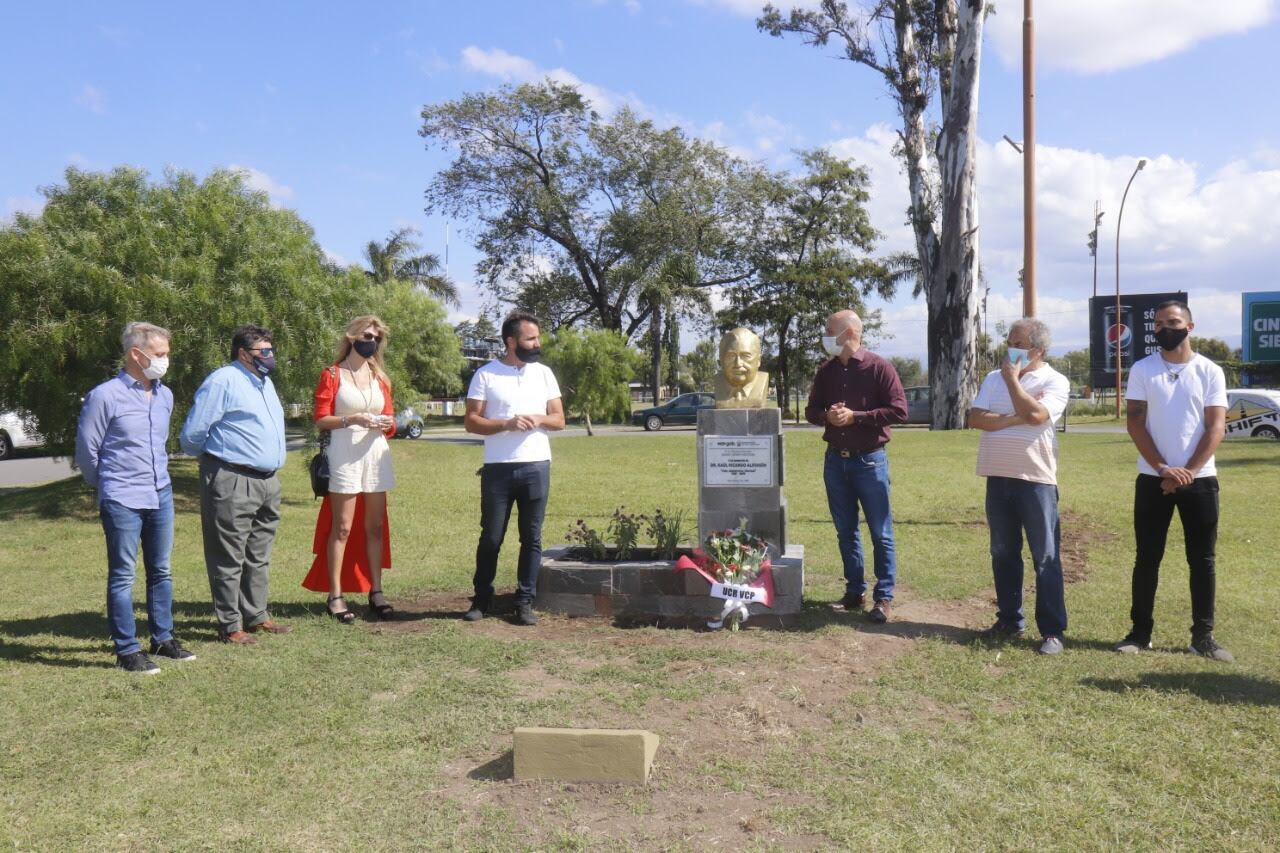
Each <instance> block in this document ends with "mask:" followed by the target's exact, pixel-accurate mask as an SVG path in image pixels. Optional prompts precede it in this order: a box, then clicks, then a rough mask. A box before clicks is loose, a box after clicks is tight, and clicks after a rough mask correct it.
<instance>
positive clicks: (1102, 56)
mask: <svg viewBox="0 0 1280 853" xmlns="http://www.w3.org/2000/svg"><path fill="white" fill-rule="evenodd" d="M744 2H745V0H744ZM1275 4H1276V3H1275V0H1229V2H1225V3H1205V2H1204V0H1040V2H1039V3H1037V4H1036V6H1035V10H1034V19H1035V27H1036V62H1037V64H1038V65H1039V64H1043V65H1044V66H1046V67H1057V68H1065V69H1068V70H1071V71H1079V72H1083V73H1097V72H1105V71H1115V70H1117V69H1120V68H1129V67H1132V66H1135V65H1142V64H1144V63H1147V62H1154V61H1156V60H1160V59H1164V58H1165V57H1168V56H1173V55H1174V54H1176V53H1180V52H1182V51H1184V50H1187V49H1188V48H1190V47H1192V46H1193V45H1195V44H1196V43H1197V42H1201V41H1205V40H1206V39H1211V38H1215V37H1218V36H1223V35H1230V34H1234V33H1242V32H1245V31H1246V30H1249V29H1252V28H1254V27H1259V26H1262V25H1264V24H1266V23H1267V22H1268V21H1270V20H1271V18H1272V16H1273V14H1274V11H1275ZM987 27H988V30H989V32H990V34H991V39H992V41H993V42H994V44H995V48H996V52H997V53H998V54H999V55H1000V58H1001V59H1002V60H1003V61H1004V63H1005V64H1006V65H1008V66H1010V67H1016V66H1019V65H1021V63H1022V4H1021V3H1007V4H1004V3H1002V4H1000V7H999V10H998V12H997V13H996V14H995V15H993V16H992V17H991V18H990V19H988V23H987Z"/></svg>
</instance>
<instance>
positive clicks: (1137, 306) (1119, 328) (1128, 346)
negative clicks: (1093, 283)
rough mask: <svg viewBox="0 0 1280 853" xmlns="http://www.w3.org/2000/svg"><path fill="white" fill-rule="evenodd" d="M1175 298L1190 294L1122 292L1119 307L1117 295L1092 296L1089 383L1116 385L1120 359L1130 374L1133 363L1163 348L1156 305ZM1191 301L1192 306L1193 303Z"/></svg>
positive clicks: (1126, 371) (1098, 385) (1124, 369)
mask: <svg viewBox="0 0 1280 853" xmlns="http://www.w3.org/2000/svg"><path fill="white" fill-rule="evenodd" d="M1171 299H1176V300H1178V301H1179V302H1183V303H1186V302H1187V294H1185V293H1135V294H1132V295H1130V296H1124V295H1121V297H1120V305H1119V310H1118V311H1117V306H1116V298H1115V297H1114V296H1094V297H1093V298H1091V299H1090V300H1089V384H1091V385H1093V387H1095V388H1114V387H1115V384H1116V364H1117V361H1118V362H1119V365H1120V369H1121V370H1122V371H1123V372H1124V374H1125V375H1126V376H1127V375H1128V373H1129V366H1130V365H1132V364H1133V363H1134V362H1135V361H1137V360H1138V359H1141V358H1146V357H1147V356H1148V355H1150V354H1151V353H1153V352H1156V351H1157V350H1159V349H1160V344H1158V343H1156V328H1155V322H1156V306H1157V305H1159V304H1160V303H1161V302H1168V301H1169V300H1171ZM1187 305H1188V307H1190V303H1187Z"/></svg>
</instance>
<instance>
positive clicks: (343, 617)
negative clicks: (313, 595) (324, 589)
mask: <svg viewBox="0 0 1280 853" xmlns="http://www.w3.org/2000/svg"><path fill="white" fill-rule="evenodd" d="M335 601H341V602H342V604H343V607H342V609H341V610H330V609H329V605H330V604H333V603H334V602H335ZM346 604H347V602H346V601H345V600H344V599H343V597H342V596H340V595H331V596H329V601H328V603H326V604H325V607H324V609H325V611H326V612H327V613H328V614H329V615H330V616H332V617H333V618H334V619H337V620H338V621H339V622H340V623H342V624H343V625H350V624H351V623H352V622H354V621H356V614H355V613H354V612H353V611H352V610H351V608H350V607H347V606H346Z"/></svg>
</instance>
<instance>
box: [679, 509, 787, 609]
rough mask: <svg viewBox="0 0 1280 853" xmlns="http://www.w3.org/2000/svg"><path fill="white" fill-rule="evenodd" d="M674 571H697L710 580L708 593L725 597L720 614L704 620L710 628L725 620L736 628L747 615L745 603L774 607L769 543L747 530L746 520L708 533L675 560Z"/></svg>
mask: <svg viewBox="0 0 1280 853" xmlns="http://www.w3.org/2000/svg"><path fill="white" fill-rule="evenodd" d="M676 570H677V571H685V570H692V571H696V572H697V573H698V574H700V575H702V576H703V577H705V578H706V579H707V580H708V581H709V582H710V583H711V589H710V591H709V593H708V594H709V595H711V596H712V597H713V598H721V599H724V607H723V608H722V609H721V611H720V617H719V618H718V619H712V620H710V621H709V622H707V627H708V628H711V629H712V630H718V629H720V628H722V627H724V625H725V624H726V623H728V625H729V630H730V631H737V630H738V628H739V627H740V626H741V625H742V623H743V622H745V621H747V618H748V616H749V615H750V614H749V612H748V610H747V605H748V604H751V603H759V604H763V605H764V606H765V607H772V606H773V573H772V571H771V567H770V565H769V545H768V543H767V542H765V541H764V540H763V539H761V538H760V537H759V536H755V535H754V534H752V533H749V532H748V531H747V523H746V519H742V521H741V522H740V523H739V524H738V526H737V527H736V528H735V529H733V530H717V531H715V532H713V533H711V534H710V535H708V536H707V539H706V541H705V542H704V543H703V547H702V548H701V549H700V550H698V551H695V552H694V553H693V554H692V555H690V556H687V557H681V558H680V559H679V560H678V561H677V562H676Z"/></svg>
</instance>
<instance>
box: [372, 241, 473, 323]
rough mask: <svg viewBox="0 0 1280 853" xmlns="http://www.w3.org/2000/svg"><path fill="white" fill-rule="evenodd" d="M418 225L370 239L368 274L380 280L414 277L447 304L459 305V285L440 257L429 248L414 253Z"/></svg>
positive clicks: (418, 283)
mask: <svg viewBox="0 0 1280 853" xmlns="http://www.w3.org/2000/svg"><path fill="white" fill-rule="evenodd" d="M417 233H418V229H416V228H398V229H396V230H395V231H392V232H391V233H390V234H389V235H387V239H386V240H385V241H382V242H379V241H378V240H370V241H369V245H368V246H365V249H364V256H365V258H366V259H367V260H368V261H369V269H368V270H366V271H365V275H367V276H369V278H371V279H373V280H374V281H376V282H377V283H379V284H385V283H386V282H388V281H391V280H392V279H396V278H400V279H407V280H409V281H412V282H413V283H414V284H416V285H418V286H419V287H421V288H422V289H423V290H425V291H426V292H427V293H429V294H431V295H432V296H434V297H435V298H436V299H439V300H440V301H441V302H444V303H445V304H447V305H452V306H453V307H455V308H456V307H458V305H459V304H460V303H459V301H458V288H457V286H456V285H455V284H454V283H453V282H451V281H449V279H447V278H446V277H445V276H444V275H443V274H442V271H441V269H440V259H439V258H438V257H436V256H435V255H433V254H431V253H430V252H425V253H423V254H421V255H415V254H413V253H414V252H416V251H417V250H418V249H419V248H420V247H419V244H418V241H417V240H415V239H413V237H414V235H415V234H417Z"/></svg>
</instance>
